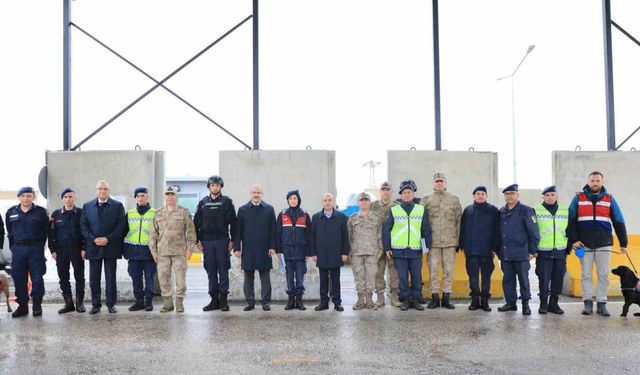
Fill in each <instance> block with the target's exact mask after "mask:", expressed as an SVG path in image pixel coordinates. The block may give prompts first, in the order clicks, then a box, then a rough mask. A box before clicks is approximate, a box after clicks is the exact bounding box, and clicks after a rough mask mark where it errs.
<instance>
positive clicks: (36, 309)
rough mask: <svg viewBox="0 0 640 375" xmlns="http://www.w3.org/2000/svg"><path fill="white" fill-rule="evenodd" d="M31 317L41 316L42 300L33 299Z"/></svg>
mask: <svg viewBox="0 0 640 375" xmlns="http://www.w3.org/2000/svg"><path fill="white" fill-rule="evenodd" d="M32 314H33V316H42V298H34V299H33V311H32Z"/></svg>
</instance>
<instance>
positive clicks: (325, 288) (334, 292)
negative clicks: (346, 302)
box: [318, 267, 342, 305]
mask: <svg viewBox="0 0 640 375" xmlns="http://www.w3.org/2000/svg"><path fill="white" fill-rule="evenodd" d="M318 271H319V273H320V303H321V304H323V305H328V304H329V277H331V300H332V301H333V304H334V305H341V304H342V299H341V298H340V267H337V268H318Z"/></svg>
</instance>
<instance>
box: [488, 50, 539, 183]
mask: <svg viewBox="0 0 640 375" xmlns="http://www.w3.org/2000/svg"><path fill="white" fill-rule="evenodd" d="M534 48H536V46H535V45H534V44H532V45H530V46H529V48H527V52H526V53H525V54H524V56H523V57H522V60H520V63H519V64H518V66H516V68H515V69H514V70H513V73H511V74H509V75H508V76H504V77H500V78H498V79H497V80H498V81H502V80H503V79H507V78H511V142H512V147H513V182H514V183H516V182H518V179H517V173H516V165H517V158H516V95H515V82H514V81H515V76H516V73H517V72H518V69H520V66H521V65H522V63H524V60H525V59H526V58H527V56H529V54H530V53H531V52H532V51H533V49H534Z"/></svg>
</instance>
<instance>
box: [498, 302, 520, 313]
mask: <svg viewBox="0 0 640 375" xmlns="http://www.w3.org/2000/svg"><path fill="white" fill-rule="evenodd" d="M498 311H500V312H505V311H518V306H517V305H516V304H515V303H509V302H507V303H505V304H504V305H502V306H500V307H498Z"/></svg>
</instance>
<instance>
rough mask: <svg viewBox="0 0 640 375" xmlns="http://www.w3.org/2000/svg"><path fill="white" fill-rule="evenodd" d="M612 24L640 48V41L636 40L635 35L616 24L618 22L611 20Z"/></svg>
mask: <svg viewBox="0 0 640 375" xmlns="http://www.w3.org/2000/svg"><path fill="white" fill-rule="evenodd" d="M611 24H612V25H613V26H615V28H616V29H618V30H619V31H620V32H621V33H623V34H624V35H625V36H626V37H627V38H629V39H631V40H632V41H633V42H634V43H635V44H637V45H638V46H640V41H639V40H638V39H636V38H634V37H633V35H631V34H629V32H627V30H625V29H623V28H622V26H620V25H618V24H617V23H616V21H614V20H611Z"/></svg>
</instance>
